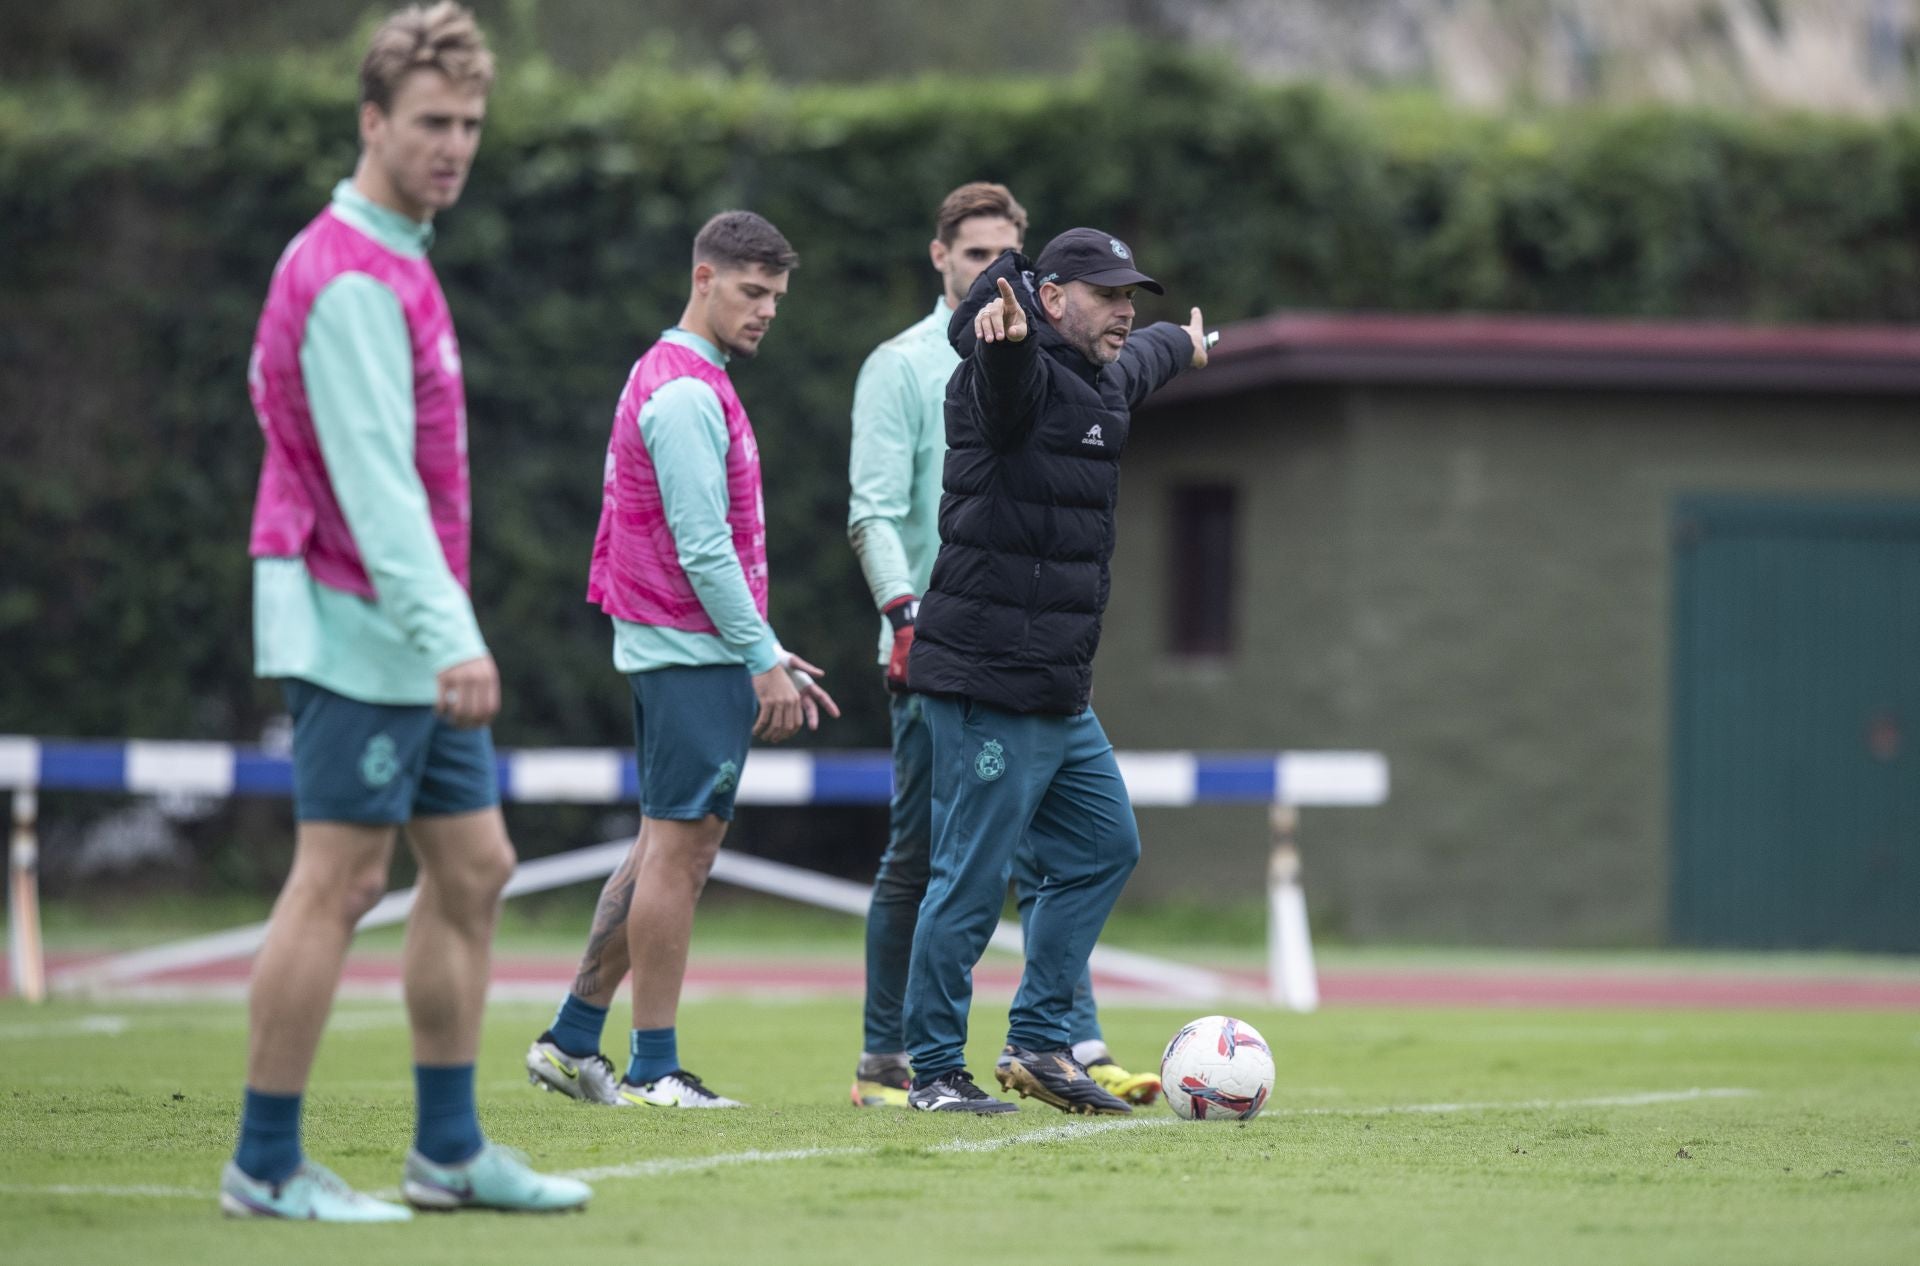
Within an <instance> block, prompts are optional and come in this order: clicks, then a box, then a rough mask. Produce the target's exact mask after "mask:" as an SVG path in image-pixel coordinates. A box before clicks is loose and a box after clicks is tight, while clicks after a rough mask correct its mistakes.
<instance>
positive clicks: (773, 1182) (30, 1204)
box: [0, 1000, 1920, 1266]
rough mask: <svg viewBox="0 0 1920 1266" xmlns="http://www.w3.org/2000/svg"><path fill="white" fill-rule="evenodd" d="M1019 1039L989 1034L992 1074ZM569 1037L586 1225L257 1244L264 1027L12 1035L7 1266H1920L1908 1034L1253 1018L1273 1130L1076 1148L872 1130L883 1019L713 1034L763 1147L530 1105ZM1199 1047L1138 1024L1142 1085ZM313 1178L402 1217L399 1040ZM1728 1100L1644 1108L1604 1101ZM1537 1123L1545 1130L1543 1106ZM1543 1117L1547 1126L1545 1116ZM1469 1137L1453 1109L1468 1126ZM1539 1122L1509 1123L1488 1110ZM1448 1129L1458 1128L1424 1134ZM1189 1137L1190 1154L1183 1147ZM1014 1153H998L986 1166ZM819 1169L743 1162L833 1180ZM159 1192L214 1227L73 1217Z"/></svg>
mask: <svg viewBox="0 0 1920 1266" xmlns="http://www.w3.org/2000/svg"><path fill="white" fill-rule="evenodd" d="M1003 1016H1004V1008H1003V1006H996V1005H993V1004H989V1003H985V1002H983V1003H982V1005H981V1007H980V1008H979V1012H978V1014H977V1016H976V1019H977V1021H978V1023H977V1024H976V1026H975V1028H976V1032H977V1033H978V1034H979V1035H980V1037H981V1039H982V1040H981V1041H980V1042H977V1043H976V1044H975V1047H974V1049H973V1051H972V1055H973V1057H974V1060H975V1067H976V1068H979V1069H983V1070H984V1069H985V1068H987V1067H989V1066H990V1065H991V1055H992V1044H991V1041H992V1039H993V1037H994V1036H995V1035H996V1034H997V1032H998V1024H999V1022H1000V1021H1001V1019H1002V1018H1003ZM546 1017H547V1009H546V1008H544V1007H534V1006H530V1005H517V1004H516V1005H504V1004H503V1005H496V1006H495V1007H494V1008H493V1009H492V1011H491V1012H490V1014H489V1026H488V1035H487V1040H486V1045H485V1049H484V1051H483V1055H482V1064H481V1079H480V1080H481V1098H482V1111H483V1115H484V1117H485V1119H486V1121H487V1123H488V1126H489V1129H490V1132H491V1133H492V1135H493V1136H494V1137H496V1138H498V1139H500V1140H502V1141H505V1142H509V1143H512V1144H514V1145H516V1146H518V1147H521V1148H523V1149H525V1150H526V1151H528V1152H529V1153H531V1154H532V1155H533V1157H534V1158H535V1159H536V1161H537V1162H538V1163H539V1164H541V1165H544V1166H547V1167H550V1168H553V1169H557V1170H583V1169H604V1168H607V1167H616V1166H636V1165H646V1164H650V1163H651V1164H653V1165H654V1166H655V1167H656V1169H655V1172H652V1173H648V1174H631V1175H629V1176H607V1177H602V1178H599V1179H598V1180H597V1182H596V1187H597V1195H596V1197H595V1201H594V1204H593V1207H592V1209H591V1210H590V1211H588V1212H587V1213H586V1214H584V1215H579V1216H567V1217H559V1218H524V1217H523V1218H510V1217H501V1216H493V1215H482V1214H460V1215H453V1216H439V1217H431V1218H424V1217H423V1218H421V1219H419V1220H417V1221H415V1222H414V1223H413V1224H411V1225H409V1226H405V1227H397V1228H339V1227H309V1226H286V1225H270V1224H259V1223H226V1222H223V1221H222V1220H221V1219H220V1218H219V1217H218V1216H217V1215H216V1213H215V1211H214V1205H213V1199H212V1192H213V1186H214V1182H215V1178H216V1174H217V1171H218V1169H219V1167H220V1165H221V1163H222V1161H223V1160H224V1159H225V1157H226V1155H227V1154H228V1152H229V1150H230V1149H231V1146H232V1139H233V1129H234V1118H235V1111H236V1106H237V1100H238V1086H239V1079H240V1073H241V1061H242V1052H243V1046H244V1028H243V1013H242V1011H241V1009H240V1008H239V1007H237V1006H226V1005H191V1006H172V1007H167V1006H127V1005H96V1006H92V1007H82V1006H79V1005H76V1004H59V1005H54V1006H48V1007H44V1008H27V1007H24V1006H21V1005H19V1004H15V1003H6V1004H0V1061H4V1067H5V1068H6V1070H7V1072H6V1077H5V1085H4V1090H0V1245H4V1246H5V1248H4V1249H0V1257H3V1258H4V1259H5V1260H6V1261H7V1262H9V1263H18V1264H20V1266H26V1264H27V1263H40V1262H48V1263H53V1262H58V1263H63V1264H65V1263H76V1262H110V1261H129V1262H138V1263H140V1264H141V1266H173V1264H175V1263H193V1264H195V1266H199V1264H200V1263H205V1262H209V1261H221V1262H225V1261H235V1262H246V1261H262V1262H271V1263H273V1264H274V1266H295V1264H296V1263H303V1262H339V1261H350V1262H353V1263H355V1266H370V1264H372V1263H381V1262H396V1263H435V1262H447V1263H462V1264H468V1263H477V1262H512V1263H529V1264H533V1263H542V1264H552V1266H568V1264H570V1263H587V1262H601V1261H615V1260H618V1261H621V1262H634V1263H641V1262H650V1263H668V1262H671V1263H698V1262H728V1263H738V1262H755V1263H759V1262H777V1263H788V1262H792V1263H811V1262H821V1263H828V1262H831V1263H848V1262H898V1263H930V1264H931V1263H946V1262H956V1263H982V1264H987V1263H992V1264H994V1266H998V1264H1000V1263H1023V1262H1042V1261H1045V1262H1053V1263H1062V1262H1067V1263H1077V1262H1115V1263H1119V1262H1129V1261H1141V1260H1155V1261H1160V1262H1166V1261H1179V1262H1186V1261H1189V1260H1193V1261H1204V1260H1222V1259H1223V1258H1225V1257H1226V1256H1227V1255H1231V1259H1232V1260H1236V1261H1263V1262H1280V1263H1292V1262H1300V1263H1306V1262H1313V1263H1423V1264H1425V1263H1454V1262H1457V1263H1476V1264H1479V1263H1501V1262H1514V1263H1521V1262H1524V1263H1527V1264H1528V1266H1538V1264H1540V1263H1566V1262H1595V1263H1668V1262H1671V1263H1688V1264H1689V1266H1698V1264H1699V1263H1711V1262H1727V1263H1736V1262H1737V1263H1742V1264H1743V1266H1752V1264H1754V1263H1783V1264H1784V1263H1793V1264H1795V1266H1800V1264H1804V1263H1816V1262H1845V1263H1849V1264H1850V1266H1865V1264H1871V1263H1889V1264H1891V1263H1913V1262H1916V1261H1920V1075H1917V1074H1920V1017H1916V1016H1914V1015H1912V1014H1751V1013H1699V1014H1688V1013H1682V1012H1589V1013H1563V1012H1528V1011H1498V1012H1492V1011H1385V1010H1360V1009H1351V1010H1346V1011H1334V1012H1327V1013H1323V1014H1320V1015H1318V1016H1313V1017H1306V1018H1302V1017H1292V1016H1281V1015H1277V1014H1272V1013H1266V1012H1260V1011H1249V1012H1247V1013H1246V1018H1248V1019H1249V1020H1251V1021H1253V1022H1254V1023H1255V1024H1257V1025H1260V1026H1261V1027H1262V1028H1263V1029H1264V1031H1265V1032H1266V1033H1267V1035H1268V1037H1269V1038H1270V1039H1272V1040H1273V1042H1274V1045H1275V1047H1276V1051H1277V1054H1278V1060H1279V1064H1280V1068H1281V1077H1280V1085H1279V1089H1278V1092H1277V1094H1276V1096H1275V1099H1274V1102H1273V1104H1272V1105H1271V1106H1270V1107H1269V1109H1268V1111H1267V1113H1266V1114H1265V1115H1264V1116H1262V1117H1261V1118H1260V1119H1259V1120H1257V1121H1254V1122H1252V1123H1251V1124H1249V1125H1247V1126H1244V1127H1242V1126H1239V1125H1234V1124H1225V1125H1221V1124H1183V1123H1172V1118H1171V1117H1170V1116H1169V1115H1168V1114H1167V1113H1166V1112H1165V1110H1164V1109H1163V1108H1156V1109H1154V1110H1153V1111H1152V1112H1151V1113H1149V1114H1147V1117H1146V1119H1147V1120H1149V1121H1151V1122H1154V1123H1155V1124H1151V1125H1145V1126H1140V1127H1128V1128H1123V1129H1118V1130H1112V1131H1107V1132H1097V1133H1090V1134H1086V1135H1084V1136H1063V1137H1056V1138H1052V1139H1041V1140H1032V1139H1026V1138H1025V1136H1028V1135H1031V1134H1033V1133H1034V1132H1036V1131H1041V1130H1047V1129H1052V1128H1056V1127H1060V1126H1062V1125H1063V1124H1066V1123H1067V1118H1064V1117H1061V1116H1060V1115H1059V1114H1057V1113H1054V1112H1052V1111H1050V1110H1047V1109H1044V1108H1041V1107H1039V1106H1038V1105H1028V1106H1027V1107H1026V1109H1025V1110H1024V1111H1023V1112H1021V1113H1019V1114H1018V1115H1016V1116H1012V1117H1008V1118H999V1119H993V1120H982V1119H971V1118H968V1119H955V1118H953V1117H949V1116H918V1115H908V1114H905V1113H897V1112H873V1111H868V1112H861V1111H856V1110H854V1109H852V1108H850V1107H848V1106H847V1105H846V1103H845V1101H844V1098H843V1096H844V1094H845V1086H846V1081H847V1073H848V1071H849V1069H848V1063H849V1058H850V1055H851V1053H852V1050H853V1046H854V1043H855V1042H856V1041H857V1037H858V1032H859V1027H858V1010H857V1004H856V1003H855V1002H854V1001H852V1000H832V1001H805V1002H793V1003H790V1004H779V1003H748V1002H735V1001H707V1002H701V1003H697V1004H690V1005H689V1006H688V1007H687V1008H686V1009H685V1011H684V1013H683V1016H682V1029H683V1033H684V1034H685V1040H684V1042H683V1048H682V1053H683V1055H684V1057H685V1058H686V1060H687V1062H688V1063H689V1064H690V1065H692V1066H693V1067H695V1068H696V1069H698V1070H699V1071H700V1072H701V1073H702V1074H703V1075H705V1076H706V1077H707V1078H708V1080H709V1081H710V1082H712V1083H713V1084H715V1085H716V1086H718V1087H719V1088H721V1089H722V1090H725V1091H728V1092H731V1093H736V1094H739V1095H741V1096H743V1097H745V1098H747V1099H749V1100H750V1101H752V1102H753V1104H754V1105H755V1106H754V1107H752V1108H750V1109H748V1110H745V1111H742V1112H735V1113H674V1112H667V1111H645V1112H639V1111H633V1112H615V1111H609V1110H595V1109H590V1108H586V1107H584V1106H582V1105H578V1104H574V1103H572V1102H570V1101H566V1100H562V1099H559V1098H557V1097H554V1096H550V1095H542V1094H537V1093H535V1092H534V1091H532V1090H531V1089H529V1088H528V1087H527V1086H526V1084H525V1082H524V1081H523V1080H522V1078H521V1075H520V1074H519V1072H518V1067H519V1057H520V1054H521V1051H522V1050H523V1049H524V1046H525V1043H526V1041H527V1039H528V1038H529V1037H531V1036H532V1035H533V1033H535V1032H537V1031H538V1029H539V1028H540V1027H541V1026H542V1024H543V1023H544V1022H545V1019H546ZM1185 1018H1187V1017H1186V1016H1185V1015H1184V1014H1183V1013H1177V1012H1172V1011H1150V1010H1124V1009H1117V1008H1116V1009H1110V1010H1109V1011H1108V1012H1107V1014H1106V1017H1105V1019H1106V1024H1107V1030H1108V1036H1109V1038H1110V1040H1111V1041H1112V1042H1113V1044H1114V1045H1115V1047H1116V1050H1117V1051H1118V1052H1119V1053H1120V1054H1121V1055H1122V1056H1123V1057H1124V1059H1125V1060H1127V1061H1131V1062H1135V1063H1145V1062H1147V1060H1148V1059H1150V1058H1151V1056H1150V1055H1149V1054H1148V1053H1149V1052H1152V1051H1157V1049H1158V1046H1159V1044H1160V1043H1161V1042H1162V1041H1163V1040H1164V1039H1165V1037H1166V1036H1167V1035H1168V1034H1169V1033H1170V1031H1171V1030H1172V1029H1173V1028H1174V1027H1175V1026H1176V1025H1177V1023H1178V1022H1179V1021H1181V1020H1183V1019H1185ZM315 1088H316V1092H315V1094H314V1096H313V1100H312V1103H311V1109H310V1112H309V1115H308V1124H307V1143H308V1146H309V1149H310V1150H311V1151H312V1152H313V1153H314V1154H315V1155H316V1156H318V1157H320V1158H322V1159H324V1160H325V1161H327V1162H328V1163H329V1164H331V1165H333V1166H334V1167H335V1168H336V1169H338V1170H339V1171H340V1172H341V1173H342V1174H344V1175H345V1176H346V1177H347V1178H348V1179H349V1180H351V1181H354V1182H356V1183H359V1184H363V1185H365V1186H367V1187H370V1188H378V1187H391V1186H392V1185H394V1183H395V1182H396V1181H397V1171H398V1165H399V1159H400V1157H401V1155H402V1152H403V1150H404V1148H405V1147H406V1144H407V1141H408V1136H409V1131H410V1127H411V1114H410V1106H409V1082H408V1079H407V1076H406V1046H405V1034H404V1029H403V1028H402V1027H401V1025H400V1023H399V1015H398V1008H397V1007H396V1006H391V1005H383V1004H373V1003H349V1004H343V1005H342V1007H341V1008H340V1010H339V1012H338V1013H337V1018H336V1027H335V1029H334V1031H333V1032H332V1033H331V1034H330V1035H329V1037H328V1039H327V1042H326V1045H325V1047H324V1048H323V1050H322V1054H321V1059H320V1065H319V1068H318V1070H317V1072H316V1076H315ZM1692 1088H1723V1089H1737V1090H1746V1091H1752V1092H1754V1093H1753V1094H1751V1095H1750V1096H1744V1097H1738V1098H1703V1099H1696V1100H1689V1101H1679V1102H1666V1103H1659V1104H1651V1105H1644V1106H1625V1105H1604V1104H1586V1105H1580V1104H1577V1103H1574V1102H1572V1101H1577V1100H1591V1099H1598V1098H1604V1097H1611V1096H1630V1095H1635V1094H1641V1093H1646V1092H1667V1091H1686V1090H1689V1089H1692ZM1535 1101H1547V1103H1546V1104H1545V1106H1540V1105H1538V1104H1535ZM1529 1104H1535V1106H1524V1105H1529ZM1448 1105H1456V1106H1453V1107H1448ZM1457 1105H1508V1106H1457ZM1421 1106H1424V1107H1427V1108H1430V1109H1435V1110H1427V1111H1394V1110H1392V1109H1395V1108H1410V1107H1421ZM1161 1122H1167V1124H1160V1123H1161ZM991 1140H1008V1141H1010V1145H1009V1146H1005V1147H1002V1148H1000V1149H998V1150H991V1151H942V1150H940V1149H941V1147H942V1145H943V1144H949V1143H953V1142H956V1141H960V1142H978V1141H991ZM814 1149H820V1154H814V1155H808V1156H803V1157H794V1158H788V1159H768V1158H760V1159H747V1160H735V1161H733V1162H731V1163H727V1162H717V1163H702V1162H703V1160H705V1161H708V1162H711V1158H717V1157H734V1158H738V1157H740V1156H741V1154H743V1153H752V1152H760V1153H767V1152H785V1151H812V1150H814ZM60 1185H71V1186H77V1187H92V1186H156V1187H164V1188H180V1189H189V1190H191V1191H193V1192H196V1193H202V1194H199V1195H195V1196H190V1197H184V1198H181V1197H169V1196H140V1197H127V1196H117V1197H116V1196H104V1195H87V1194H68V1195H59V1194H52V1193H50V1192H49V1191H48V1190H47V1189H48V1188H51V1187H55V1186H60Z"/></svg>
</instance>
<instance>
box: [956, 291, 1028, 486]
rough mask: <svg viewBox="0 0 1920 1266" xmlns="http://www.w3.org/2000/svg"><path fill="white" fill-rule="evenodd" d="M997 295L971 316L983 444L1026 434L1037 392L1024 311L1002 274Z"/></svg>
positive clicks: (976, 400)
mask: <svg viewBox="0 0 1920 1266" xmlns="http://www.w3.org/2000/svg"><path fill="white" fill-rule="evenodd" d="M994 282H995V285H996V286H997V287H998V289H999V291H1000V297H999V298H998V299H994V300H992V301H990V302H988V303H987V304H986V306H984V307H982V308H981V309H980V311H979V312H978V313H977V314H976V315H975V316H974V318H973V337H974V344H973V357H972V366H971V369H972V379H973V397H974V404H975V407H976V408H977V409H978V410H979V414H980V420H981V425H982V428H983V429H984V430H985V432H986V437H987V442H988V443H989V444H992V445H993V446H994V447H995V448H1002V447H1005V446H1006V445H1007V444H1009V443H1011V442H1012V441H1014V440H1015V439H1017V438H1019V437H1020V436H1022V435H1025V434H1026V432H1027V429H1028V428H1029V427H1030V426H1031V425H1032V423H1033V412H1034V408H1035V406H1036V405H1037V404H1038V403H1039V400H1040V394H1041V389H1042V388H1041V376H1040V355H1039V350H1038V348H1037V347H1036V345H1035V342H1034V340H1032V339H1030V338H1028V337H1027V335H1028V333H1029V332H1030V330H1029V328H1028V318H1027V310H1026V309H1025V308H1023V307H1021V306H1020V300H1019V299H1018V298H1016V297H1015V296H1014V293H1013V286H1012V285H1011V284H1010V283H1009V282H1008V281H1007V279H1006V278H1005V277H996V278H994Z"/></svg>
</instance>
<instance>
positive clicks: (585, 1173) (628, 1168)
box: [566, 1147, 876, 1182]
mask: <svg viewBox="0 0 1920 1266" xmlns="http://www.w3.org/2000/svg"><path fill="white" fill-rule="evenodd" d="M875 1150H876V1149H874V1148H871V1147H798V1148H794V1149H793V1150H791V1151H785V1152H763V1151H759V1150H754V1151H750V1152H726V1153H723V1154H721V1155H719V1156H663V1157H661V1158H660V1159H658V1160H649V1161H633V1162H630V1163H629V1164H625V1165H603V1166H601V1167H600V1168H598V1169H571V1170H568V1171H567V1175H566V1176H567V1177H568V1178H578V1179H579V1180H580V1181H582V1182H597V1181H599V1180H600V1179H603V1178H651V1177H654V1176H655V1175H657V1174H687V1173H697V1172H698V1171H700V1170H703V1169H718V1168H720V1167H721V1166H724V1165H756V1164H761V1163H772V1162H775V1161H796V1160H813V1159H814V1158H816V1157H820V1156H865V1155H868V1154H869V1153H871V1152H873V1151H875Z"/></svg>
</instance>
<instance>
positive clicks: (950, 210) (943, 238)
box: [933, 180, 1027, 246]
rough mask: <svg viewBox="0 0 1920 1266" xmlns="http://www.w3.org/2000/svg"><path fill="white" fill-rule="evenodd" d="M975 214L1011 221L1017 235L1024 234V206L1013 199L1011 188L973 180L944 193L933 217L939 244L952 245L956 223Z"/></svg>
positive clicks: (1025, 228)
mask: <svg viewBox="0 0 1920 1266" xmlns="http://www.w3.org/2000/svg"><path fill="white" fill-rule="evenodd" d="M977 215H990V216H993V217H994V218H996V219H1000V220H1011V221H1012V222H1013V227H1014V229H1015V230H1016V231H1018V232H1019V234H1020V236H1021V237H1023V238H1024V237H1025V236H1026V235H1027V209H1026V208H1025V207H1023V206H1021V205H1020V204H1019V203H1018V202H1016V201H1014V197H1013V191H1012V190H1010V189H1008V188H1007V187H1006V186H1005V185H996V184H994V183H993V182H992V181H990V180H976V181H974V182H973V183H972V184H967V185H961V186H960V187H959V188H958V189H955V190H954V191H953V192H952V193H950V194H948V195H947V196H946V199H945V200H944V201H943V202H941V204H940V210H939V213H938V214H936V215H935V216H934V218H933V235H934V237H936V238H938V239H939V241H940V245H942V246H952V245H953V239H954V238H956V237H958V236H960V226H961V225H962V224H963V223H965V222H966V221H968V220H971V219H973V218H974V217H975V216H977Z"/></svg>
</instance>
